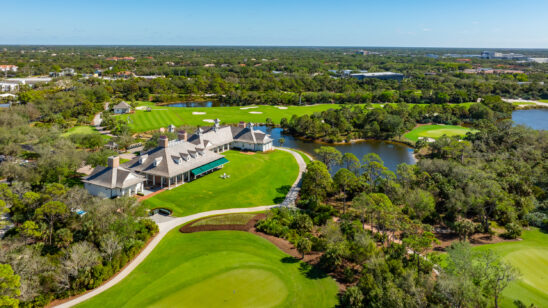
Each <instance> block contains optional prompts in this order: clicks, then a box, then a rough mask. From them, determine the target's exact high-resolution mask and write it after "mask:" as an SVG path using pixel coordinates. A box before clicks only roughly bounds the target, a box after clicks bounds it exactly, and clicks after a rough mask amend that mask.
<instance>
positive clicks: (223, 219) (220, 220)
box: [192, 213, 257, 227]
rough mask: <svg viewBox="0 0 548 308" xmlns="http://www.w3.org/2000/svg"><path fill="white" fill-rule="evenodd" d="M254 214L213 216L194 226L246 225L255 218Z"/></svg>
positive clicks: (197, 222)
mask: <svg viewBox="0 0 548 308" xmlns="http://www.w3.org/2000/svg"><path fill="white" fill-rule="evenodd" d="M256 215H257V214H254V213H241V214H227V215H217V216H211V217H207V218H204V219H200V220H198V221H196V222H195V223H193V224H192V226H194V227H195V226H205V225H245V224H247V223H248V222H249V220H250V219H251V218H253V217H255V216H256Z"/></svg>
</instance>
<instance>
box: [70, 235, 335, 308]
mask: <svg viewBox="0 0 548 308" xmlns="http://www.w3.org/2000/svg"><path fill="white" fill-rule="evenodd" d="M337 291H338V288H337V285H336V283H335V281H334V280H333V279H332V278H330V277H329V276H326V275H323V274H322V273H319V272H316V271H314V270H310V269H309V266H308V265H305V264H304V263H301V262H299V261H298V260H296V259H294V258H293V257H290V256H288V255H286V254H285V253H284V252H282V251H281V250H279V249H278V248H277V247H276V246H274V245H273V244H272V243H270V242H269V241H267V240H265V239H263V238H261V237H259V236H256V235H253V234H250V233H247V232H240V231H210V232H197V233H187V234H182V233H180V232H179V231H178V230H177V229H174V230H172V231H171V232H170V233H168V234H167V235H166V237H165V238H164V239H163V240H162V241H161V242H160V243H159V244H158V246H157V247H156V248H155V249H154V251H153V252H152V253H151V254H150V255H149V256H148V257H147V258H146V259H145V260H144V261H143V263H141V264H140V265H139V266H138V267H137V268H136V269H135V270H134V271H133V272H132V273H131V274H130V275H129V276H128V277H127V278H125V279H124V280H122V281H121V282H120V283H118V284H117V285H115V286H113V287H112V288H110V289H108V290H107V291H105V292H103V293H101V294H99V295H97V296H95V297H93V298H91V299H90V300H88V301H86V302H84V303H82V304H80V305H79V306H78V307H102V308H109V307H334V306H335V305H336V304H337Z"/></svg>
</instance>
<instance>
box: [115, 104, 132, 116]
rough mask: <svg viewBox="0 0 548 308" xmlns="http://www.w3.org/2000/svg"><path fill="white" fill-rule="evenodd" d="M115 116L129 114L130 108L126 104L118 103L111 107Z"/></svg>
mask: <svg viewBox="0 0 548 308" xmlns="http://www.w3.org/2000/svg"><path fill="white" fill-rule="evenodd" d="M112 109H113V111H114V113H115V114H124V113H130V112H131V106H130V105H129V104H128V103H126V102H123V101H122V102H120V103H118V104H116V106H114V107H112Z"/></svg>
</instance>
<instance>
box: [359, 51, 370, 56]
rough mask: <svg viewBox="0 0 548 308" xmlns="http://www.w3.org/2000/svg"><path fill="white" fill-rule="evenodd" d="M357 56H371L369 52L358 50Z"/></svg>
mask: <svg viewBox="0 0 548 308" xmlns="http://www.w3.org/2000/svg"><path fill="white" fill-rule="evenodd" d="M356 54H357V55H362V56H367V55H368V54H369V51H367V50H358V51H356Z"/></svg>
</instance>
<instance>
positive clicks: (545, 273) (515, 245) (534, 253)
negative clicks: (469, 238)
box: [475, 229, 548, 307]
mask: <svg viewBox="0 0 548 308" xmlns="http://www.w3.org/2000/svg"><path fill="white" fill-rule="evenodd" d="M475 249H492V250H494V251H495V252H497V253H498V254H500V255H501V256H503V258H504V259H505V260H506V261H508V262H510V263H511V264H513V265H514V266H515V267H517V268H518V269H519V270H520V272H521V279H520V280H519V281H514V282H513V283H512V284H510V286H508V288H506V289H505V290H504V292H503V293H502V295H503V298H502V307H514V304H513V303H512V302H513V300H514V299H519V300H521V301H522V302H523V303H524V304H525V305H526V306H529V305H531V303H533V304H535V306H536V307H548V234H546V233H543V232H541V231H539V230H538V229H533V230H530V231H524V232H523V236H522V240H521V241H516V242H504V243H498V244H492V245H484V246H479V247H476V248H475Z"/></svg>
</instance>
